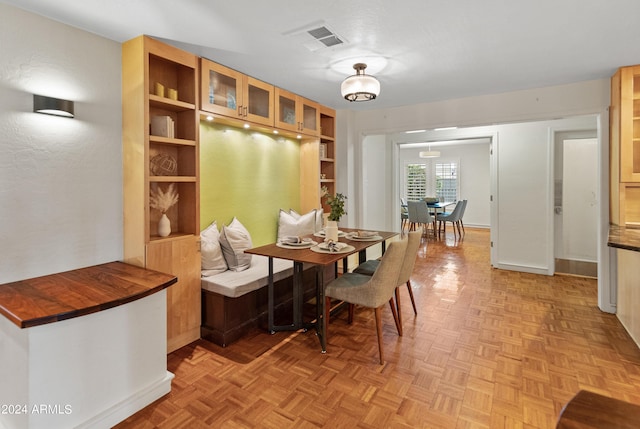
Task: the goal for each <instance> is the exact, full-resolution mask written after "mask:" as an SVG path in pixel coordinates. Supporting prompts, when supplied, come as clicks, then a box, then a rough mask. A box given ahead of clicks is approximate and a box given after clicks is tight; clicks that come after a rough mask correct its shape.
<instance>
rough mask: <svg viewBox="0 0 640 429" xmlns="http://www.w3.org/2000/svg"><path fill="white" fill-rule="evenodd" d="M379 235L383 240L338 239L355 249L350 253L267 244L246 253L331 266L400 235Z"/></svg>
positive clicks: (383, 232) (318, 240)
mask: <svg viewBox="0 0 640 429" xmlns="http://www.w3.org/2000/svg"><path fill="white" fill-rule="evenodd" d="M340 231H344V232H347V233H348V232H356V231H360V229H353V228H340ZM378 235H380V236H381V237H382V239H380V240H377V241H362V240H349V239H348V238H346V237H340V238H339V239H338V241H339V242H341V243H347V244H349V245H351V246H353V247H354V248H355V249H354V250H352V251H351V252H348V253H317V252H314V251H313V250H310V249H308V248H304V249H283V248H282V247H278V246H276V243H271V244H267V245H264V246H260V247H254V248H252V249H249V250H245V253H251V254H254V255H262V256H271V257H274V258H280V259H288V260H290V261H296V262H304V263H310V264H316V265H329V264H332V263H334V262H336V261H339V260H341V259H343V258H346V257H347V256H349V255H353V254H354V253H358V252H360V251H362V250H365V249H366V248H368V247H371V246H373V245H375V244H378V243H381V242H383V241H385V240H387V239H389V238H391V237H394V236H396V235H398V233H397V232H387V231H378ZM305 237H309V238H313V239H314V240H315V241H317V242H322V241H323V238H322V237H316V236H313V235H307V236H305Z"/></svg>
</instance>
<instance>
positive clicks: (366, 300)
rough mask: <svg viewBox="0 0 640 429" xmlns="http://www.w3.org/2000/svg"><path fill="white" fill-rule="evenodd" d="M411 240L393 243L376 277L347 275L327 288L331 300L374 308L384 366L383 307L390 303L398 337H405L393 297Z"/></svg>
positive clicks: (381, 361) (325, 319)
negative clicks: (400, 326) (408, 243)
mask: <svg viewBox="0 0 640 429" xmlns="http://www.w3.org/2000/svg"><path fill="white" fill-rule="evenodd" d="M407 242H408V240H407V239H404V240H401V241H393V242H391V243H390V244H389V247H388V248H387V250H386V252H385V253H384V255H383V256H382V258H381V259H380V266H379V267H378V269H377V270H376V271H375V273H374V274H373V275H372V276H367V275H364V274H358V273H345V274H343V275H341V276H340V277H338V278H337V279H335V280H332V281H331V282H330V283H329V284H328V285H327V286H326V289H325V296H326V297H327V299H331V298H333V299H338V300H341V301H344V302H346V303H349V304H354V305H360V306H363V307H367V308H373V309H374V314H375V320H376V333H377V337H378V354H379V356H380V365H382V364H384V350H383V345H382V307H384V305H385V304H386V303H387V302H388V303H389V304H390V305H391V312H392V313H393V315H394V321H395V322H396V329H398V335H402V332H401V329H400V328H399V324H398V316H397V314H396V307H395V305H394V303H393V295H394V291H395V290H396V287H397V286H398V277H400V269H401V268H402V261H403V259H404V255H405V253H406V251H407ZM327 321H328V317H326V315H325V317H324V319H323V323H325V329H324V332H325V335H326V332H327V326H326V324H327Z"/></svg>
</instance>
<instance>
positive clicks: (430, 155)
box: [420, 145, 440, 158]
mask: <svg viewBox="0 0 640 429" xmlns="http://www.w3.org/2000/svg"><path fill="white" fill-rule="evenodd" d="M439 156H440V151H439V150H431V145H429V150H428V151H422V152H420V158H438V157H439Z"/></svg>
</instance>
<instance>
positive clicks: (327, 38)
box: [307, 27, 343, 48]
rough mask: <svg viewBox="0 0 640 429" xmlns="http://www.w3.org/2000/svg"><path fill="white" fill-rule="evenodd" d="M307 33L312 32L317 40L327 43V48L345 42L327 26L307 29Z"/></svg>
mask: <svg viewBox="0 0 640 429" xmlns="http://www.w3.org/2000/svg"><path fill="white" fill-rule="evenodd" d="M307 33H309V34H311V35H312V36H313V37H314V38H315V39H316V40H317V41H319V42H320V43H322V44H323V45H325V46H326V47H327V48H328V47H330V46H335V45H340V44H341V43H343V42H342V40H340V38H339V37H338V36H336V35H335V34H333V33H332V32H331V31H330V30H329V29H328V28H327V27H318V28H314V29H313V30H309V31H307Z"/></svg>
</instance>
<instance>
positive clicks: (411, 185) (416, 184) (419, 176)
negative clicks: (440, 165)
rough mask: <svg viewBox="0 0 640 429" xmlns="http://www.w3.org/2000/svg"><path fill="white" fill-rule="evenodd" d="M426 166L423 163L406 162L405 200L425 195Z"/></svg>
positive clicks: (413, 199) (418, 198)
mask: <svg viewBox="0 0 640 429" xmlns="http://www.w3.org/2000/svg"><path fill="white" fill-rule="evenodd" d="M426 167H427V166H426V165H425V164H407V175H406V189H407V201H418V200H421V199H423V198H424V197H425V195H426V192H427V173H426Z"/></svg>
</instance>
